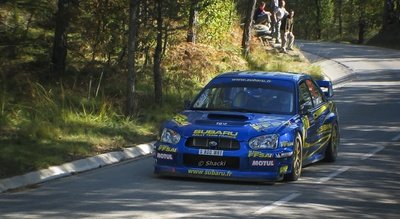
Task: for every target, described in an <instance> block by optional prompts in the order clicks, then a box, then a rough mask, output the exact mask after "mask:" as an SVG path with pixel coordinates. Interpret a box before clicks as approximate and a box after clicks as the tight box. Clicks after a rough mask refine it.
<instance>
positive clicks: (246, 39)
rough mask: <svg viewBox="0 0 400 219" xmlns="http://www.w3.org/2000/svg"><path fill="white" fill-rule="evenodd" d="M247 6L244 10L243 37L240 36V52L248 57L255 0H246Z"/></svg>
mask: <svg viewBox="0 0 400 219" xmlns="http://www.w3.org/2000/svg"><path fill="white" fill-rule="evenodd" d="M248 1H249V4H248V8H247V11H246V20H245V23H244V27H243V38H242V54H243V56H244V57H246V58H247V57H248V56H249V53H250V40H251V28H252V23H253V14H254V10H255V7H256V3H257V0H248Z"/></svg>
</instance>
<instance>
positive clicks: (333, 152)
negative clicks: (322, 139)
mask: <svg viewBox="0 0 400 219" xmlns="http://www.w3.org/2000/svg"><path fill="white" fill-rule="evenodd" d="M339 140H340V138H339V130H338V126H337V124H333V126H332V133H331V139H329V145H328V147H327V148H326V151H325V161H327V162H334V161H335V160H336V158H337V154H338V148H339Z"/></svg>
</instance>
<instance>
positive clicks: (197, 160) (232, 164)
mask: <svg viewBox="0 0 400 219" xmlns="http://www.w3.org/2000/svg"><path fill="white" fill-rule="evenodd" d="M183 165H185V166H190V167H201V168H209V169H232V170H233V169H239V166H240V158H239V157H217V156H208V155H194V154H183Z"/></svg>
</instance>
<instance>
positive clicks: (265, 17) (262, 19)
mask: <svg viewBox="0 0 400 219" xmlns="http://www.w3.org/2000/svg"><path fill="white" fill-rule="evenodd" d="M254 21H255V23H256V24H267V25H269V24H270V23H271V12H269V11H265V2H261V3H260V5H259V6H258V8H257V9H256V11H255V12H254Z"/></svg>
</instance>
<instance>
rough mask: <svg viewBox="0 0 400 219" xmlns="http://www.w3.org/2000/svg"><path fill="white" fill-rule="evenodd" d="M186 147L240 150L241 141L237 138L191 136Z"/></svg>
mask: <svg viewBox="0 0 400 219" xmlns="http://www.w3.org/2000/svg"><path fill="white" fill-rule="evenodd" d="M185 145H186V147H191V148H211V149H221V150H239V149H240V143H239V141H238V140H236V139H230V138H197V137H190V138H189V139H188V140H187V141H186V144H185Z"/></svg>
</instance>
